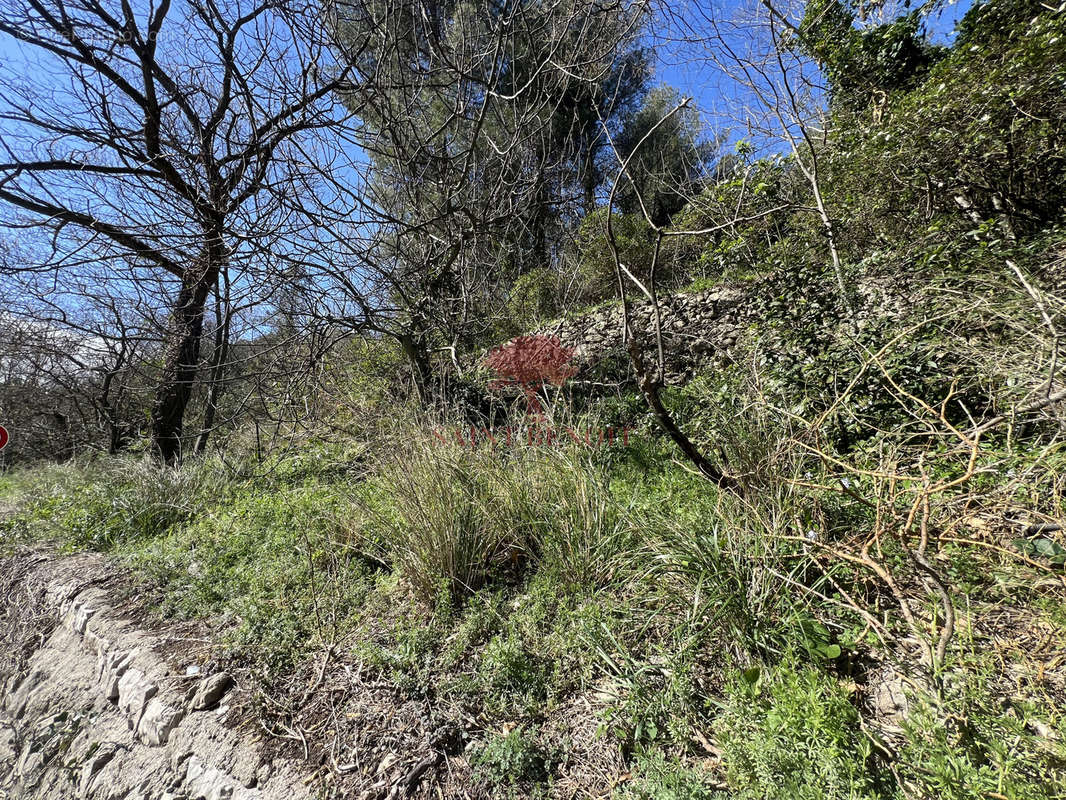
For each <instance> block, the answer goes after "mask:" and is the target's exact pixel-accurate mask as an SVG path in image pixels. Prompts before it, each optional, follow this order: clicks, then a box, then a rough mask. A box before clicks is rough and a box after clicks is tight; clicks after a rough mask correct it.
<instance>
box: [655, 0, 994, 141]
mask: <svg viewBox="0 0 1066 800" xmlns="http://www.w3.org/2000/svg"><path fill="white" fill-rule="evenodd" d="M693 1H694V2H696V3H700V2H701V0H693ZM973 2H974V0H959V2H956V3H948V4H946V5H943V6H942V7H941V8H939V9H938V10H937V11H936V12H934V14H933V15H931V16H930V17H929V18H928V19H927V20H926V31H927V33H928V35H929V37H930V39H931V40H932V41H933V42H934V43H936V44H950V43H951V41H952V40H953V39H954V30H955V26H956V25H957V24H958V22H959V20H961V19H962V17H963V16H964V15H965V14H966V12H967V11H969V10H970V8H971V7H972V6H973ZM747 4H748V3H747V2H745V0H724V2H719V1H718V0H715V2H711V3H709V5H710V7H712V8H713V10H714V12H716V13H717V14H719V15H722V16H727V15H731V14H734V13H736V12H738V11H739V10H740V9H741V8H742V7H743V6H745V5H747ZM678 13H680V12H678ZM653 83H655V84H663V83H665V84H669V85H670V86H673V87H674V88H675V89H677V90H678V91H679V92H680V93H681V94H682V95H685V96H688V97H691V98H693V104H694V105H695V106H696V108H698V109H699V111H700V113H701V116H702V117H703V119H704V121H705V122H706V124H707V125H708V126H709V127H710V128H711V130H713V131H715V132H724V131H723V129H724V128H729V127H730V125H731V121H730V120H729V119H728V113H729V110H730V108H731V107H734V108H735V107H736V105H737V104H739V103H742V102H743V100H744V98H743V97H738V96H732V97H731V96H730V93H731V92H732V91H735V87H732V86H730V85H729V82H728V81H726V80H723V76H722V75H721V74H720V73H718V72H717V71H716V70H715V69H714V68H713V67H712V66H711V65H709V64H707V63H706V62H700V61H698V60H696V59H693V58H686V57H685V54H681V55H679V54H678V53H676V52H673V53H672V52H670V51H669V50H666V49H664V50H662V51H660V52H659V54H658V61H657V63H656V65H655V77H654V79H653ZM734 133H735V132H734Z"/></svg>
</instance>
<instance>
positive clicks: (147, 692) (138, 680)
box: [118, 668, 159, 731]
mask: <svg viewBox="0 0 1066 800" xmlns="http://www.w3.org/2000/svg"><path fill="white" fill-rule="evenodd" d="M158 691H159V687H158V686H156V685H155V684H154V683H152V682H151V681H150V680H148V679H147V678H146V677H145V674H144V673H143V672H141V671H140V670H139V669H133V668H130V669H127V670H126V672H125V674H124V675H123V676H122V677H121V678H119V681H118V707H119V708H120V709H121V710H122V713H124V714H125V715H126V720H127V721H128V722H129V726H130V730H132V731H135V730H137V726H138V725H139V724H140V722H141V715H142V714H144V710H145V708H146V707H147V705H148V701H149V700H151V699H152V698H153V697H155V695H156V693H157V692H158Z"/></svg>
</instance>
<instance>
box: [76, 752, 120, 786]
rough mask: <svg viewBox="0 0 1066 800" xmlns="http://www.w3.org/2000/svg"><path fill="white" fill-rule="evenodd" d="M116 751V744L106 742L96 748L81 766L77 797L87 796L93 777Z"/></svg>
mask: <svg viewBox="0 0 1066 800" xmlns="http://www.w3.org/2000/svg"><path fill="white" fill-rule="evenodd" d="M117 752H118V745H116V744H113V743H111V742H108V743H106V744H103V745H101V746H100V747H99V748H97V750H96V752H94V753H93V754H92V755H91V756H89V758H88V759H86V761H85V763H84V765H83V766H82V768H81V778H80V780H79V781H78V797H83V798H85V797H89V796H90V791H91V789H92V784H93V779H94V778H95V777H96V776H97V774H98V773H99V772H100V770H102V769H103V768H104V767H105V766H107V764H108V762H110V761H111V759H113V758H114V757H115V753H117Z"/></svg>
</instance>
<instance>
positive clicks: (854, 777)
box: [717, 658, 881, 800]
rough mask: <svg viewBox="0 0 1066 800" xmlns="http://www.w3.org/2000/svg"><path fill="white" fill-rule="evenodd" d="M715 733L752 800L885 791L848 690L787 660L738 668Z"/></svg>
mask: <svg viewBox="0 0 1066 800" xmlns="http://www.w3.org/2000/svg"><path fill="white" fill-rule="evenodd" d="M717 738H718V741H719V742H720V745H721V747H722V751H723V755H722V759H723V762H724V764H725V768H726V772H727V774H728V776H729V783H730V787H731V788H732V789H733V790H734V791H735V796H736V797H738V798H751V800H860V799H864V800H865V799H866V798H875V797H878V796H880V791H879V788H878V787H879V785H880V783H881V776H879V775H878V774H877V772H876V771H874V769H873V767H872V765H871V756H872V752H873V748H872V745H871V743H870V740H869V739H867V738H866V735H865V734H864V733H863V731H862V729H861V726H860V724H859V713H858V711H857V710H856V709H855V707H854V706H853V705H852V703H851V700H850V698H849V695H848V692H847V690H846V689H845V688H844V687H843V686H842V685H841V684H840V683H838V682H837V681H835V680H834V679H832V678H830V677H828V676H826V675H824V674H822V673H820V672H818V671H817V670H816V669H813V668H811V667H809V666H803V665H801V664H798V663H796V662H795V660H794V659H793V658H788V659H786V660H784V661H783V662H782V663H781V664H779V665H777V666H776V667H774V668H772V669H768V670H766V671H765V672H762V671H760V670H758V669H752V670H748V671H746V672H744V673H740V674H736V675H734V676H733V677H732V679H731V680H730V682H729V684H728V686H727V689H726V701H725V707H724V708H723V710H722V713H721V715H720V716H719V718H718V721H717Z"/></svg>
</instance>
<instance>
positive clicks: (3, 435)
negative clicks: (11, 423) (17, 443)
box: [0, 425, 11, 450]
mask: <svg viewBox="0 0 1066 800" xmlns="http://www.w3.org/2000/svg"><path fill="white" fill-rule="evenodd" d="M10 438H11V437H10V436H8V435H7V428H5V427H4V426H3V425H0V450H3V449H4V445H6V444H7V440H8V439H10Z"/></svg>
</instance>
